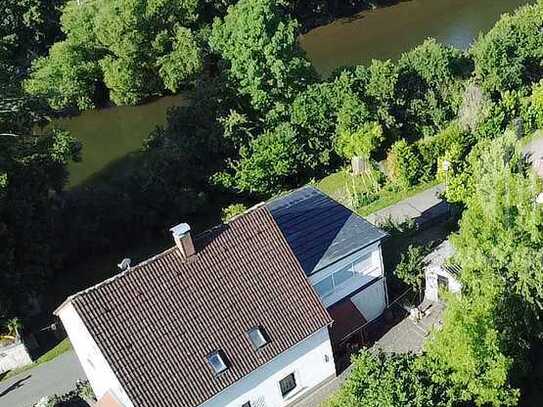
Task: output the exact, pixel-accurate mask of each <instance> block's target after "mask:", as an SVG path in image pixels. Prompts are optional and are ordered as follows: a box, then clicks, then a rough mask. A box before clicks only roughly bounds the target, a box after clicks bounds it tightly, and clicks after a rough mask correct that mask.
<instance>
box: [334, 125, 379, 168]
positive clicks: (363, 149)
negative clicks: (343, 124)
mask: <svg viewBox="0 0 543 407" xmlns="http://www.w3.org/2000/svg"><path fill="white" fill-rule="evenodd" d="M383 140H384V136H383V129H382V127H381V125H380V124H379V123H375V122H370V123H365V124H364V125H362V126H361V127H359V128H358V129H357V130H355V131H352V132H351V131H348V130H344V131H341V132H340V133H339V136H338V138H337V140H336V151H337V152H338V154H339V155H341V156H342V157H344V158H347V159H351V158H353V157H363V158H369V157H370V155H371V153H372V152H373V151H374V150H375V149H376V148H377V147H379V145H380V143H381V142H382V141H383Z"/></svg>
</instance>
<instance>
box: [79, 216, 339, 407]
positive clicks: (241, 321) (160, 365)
mask: <svg viewBox="0 0 543 407" xmlns="http://www.w3.org/2000/svg"><path fill="white" fill-rule="evenodd" d="M195 243H196V248H197V254H196V255H195V256H193V257H191V258H190V259H189V260H184V259H183V258H182V256H181V255H180V252H179V251H178V249H177V248H175V247H174V248H172V249H169V250H167V251H166V252H164V253H162V254H160V255H159V256H156V257H155V258H153V259H150V260H149V261H147V262H145V263H142V264H140V265H138V266H136V267H134V268H132V269H130V270H129V271H127V272H125V273H123V274H122V275H120V276H119V277H117V278H114V279H111V280H110V281H108V282H105V283H102V284H99V285H98V286H96V288H93V289H89V290H86V291H84V292H83V293H81V294H79V295H76V296H75V297H74V298H72V302H73V304H74V307H75V308H76V310H77V311H78V313H79V314H80V316H81V318H82V319H83V321H84V322H85V325H86V326H87V328H88V329H89V331H90V333H91V335H92V336H93V337H94V339H95V341H96V342H97V344H98V346H99V347H100V349H101V350H102V352H103V354H104V356H105V357H106V359H107V360H108V362H109V363H110V365H111V367H112V368H113V370H114V372H115V373H116V375H117V376H118V378H119V380H120V382H121V384H122V385H123V387H124V388H125V390H126V391H127V393H128V394H129V397H130V398H131V400H132V401H133V403H134V405H135V406H157V407H158V406H168V407H171V406H174V405H175V406H180V405H182V406H196V405H199V404H201V403H202V402H204V401H206V400H207V399H209V398H211V397H213V396H214V395H215V394H217V393H218V392H220V391H221V390H223V389H225V388H226V387H228V386H229V385H231V384H233V383H234V382H236V381H237V380H239V379H240V378H242V377H243V376H245V375H247V374H248V373H249V372H251V371H252V370H254V369H256V368H258V367H259V366H261V365H263V364H265V363H266V362H269V361H270V360H271V359H272V358H274V357H275V356H277V355H279V354H280V353H282V352H284V351H285V350H287V349H289V348H290V347H292V346H293V345H295V344H296V343H298V342H300V341H302V340H303V339H305V338H307V337H308V336H310V335H311V334H313V333H315V332H316V331H317V330H319V329H320V328H322V327H324V326H326V325H328V324H329V323H330V322H331V319H330V316H329V315H328V313H327V312H326V310H325V309H324V307H323V306H322V305H321V303H320V301H319V299H318V297H317V295H316V293H315V292H314V291H313V289H312V288H311V286H310V284H309V282H308V281H307V280H306V278H305V275H304V272H303V270H302V268H301V266H300V263H299V262H298V260H297V259H296V258H295V256H294V254H293V253H292V250H291V249H290V247H289V246H288V243H287V242H286V240H285V238H284V237H283V235H282V233H281V231H280V230H279V228H278V226H277V225H276V223H275V222H274V220H273V218H272V216H271V214H270V212H269V210H268V209H267V208H266V207H261V208H258V209H256V210H254V211H251V212H249V213H247V214H246V215H243V216H241V217H239V218H237V219H235V220H233V221H232V222H231V223H229V224H227V225H223V226H221V227H218V228H215V229H213V230H212V231H210V232H207V233H206V234H204V235H203V236H201V237H199V238H198V239H196V242H195ZM256 325H261V326H263V327H264V329H265V331H266V333H267V334H268V335H269V337H270V338H271V342H270V343H269V344H268V345H266V346H265V347H264V348H262V349H260V350H258V351H255V350H254V349H253V348H252V346H251V343H250V341H249V340H248V338H247V336H246V332H247V331H248V330H249V329H250V328H252V327H254V326H256ZM219 349H220V350H222V351H224V352H225V354H226V356H227V358H228V360H229V362H230V363H231V367H230V368H229V369H228V370H227V371H226V372H225V373H223V374H221V375H219V376H218V377H215V376H214V373H213V371H212V370H211V368H210V367H209V366H208V364H207V360H206V356H207V355H208V354H209V353H211V352H213V351H216V350H219Z"/></svg>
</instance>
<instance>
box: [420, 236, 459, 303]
mask: <svg viewBox="0 0 543 407" xmlns="http://www.w3.org/2000/svg"><path fill="white" fill-rule="evenodd" d="M453 254H454V249H453V247H452V245H451V244H450V242H449V241H448V240H445V241H444V242H443V243H441V244H440V245H439V246H438V247H437V248H436V250H434V251H433V252H432V253H430V254H429V255H428V256H426V258H425V262H426V264H427V266H426V267H425V269H424V274H425V279H426V288H425V290H424V298H425V299H426V300H429V301H434V302H437V301H440V298H439V291H440V289H441V290H448V291H450V292H452V293H455V294H458V293H460V291H461V290H462V285H461V284H460V281H458V277H457V275H456V274H455V273H452V272H451V271H449V270H448V269H447V268H446V267H444V264H445V261H446V260H447V259H448V258H450V257H451V256H452V255H453Z"/></svg>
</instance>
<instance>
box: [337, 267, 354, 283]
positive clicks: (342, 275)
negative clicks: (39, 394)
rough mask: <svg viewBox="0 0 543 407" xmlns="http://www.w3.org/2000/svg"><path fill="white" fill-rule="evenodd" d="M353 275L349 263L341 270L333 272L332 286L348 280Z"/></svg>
mask: <svg viewBox="0 0 543 407" xmlns="http://www.w3.org/2000/svg"><path fill="white" fill-rule="evenodd" d="M353 276H354V274H353V268H352V267H351V266H350V265H349V266H348V267H345V268H344V269H343V270H339V271H336V272H335V273H334V287H337V286H338V285H340V284H343V283H344V282H345V281H347V280H349V279H350V278H352V277H353Z"/></svg>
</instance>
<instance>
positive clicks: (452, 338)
mask: <svg viewBox="0 0 543 407" xmlns="http://www.w3.org/2000/svg"><path fill="white" fill-rule="evenodd" d="M480 277H481V278H480V280H479V281H478V282H477V286H473V287H470V290H469V291H467V292H465V295H463V296H462V297H454V296H452V297H451V298H450V299H449V300H448V302H447V308H446V310H445V314H444V316H443V327H442V329H441V330H439V331H436V332H435V333H434V337H433V338H432V339H431V340H430V341H429V342H428V343H427V345H426V348H425V349H426V352H427V353H426V355H425V358H424V362H425V364H426V369H427V371H428V372H429V373H430V374H431V378H432V381H433V382H435V383H437V384H439V385H441V386H443V387H444V388H446V389H447V393H446V395H447V398H449V399H451V400H454V401H455V403H456V404H459V403H461V402H474V403H475V405H477V406H495V407H498V406H515V405H517V402H518V395H519V394H518V391H517V390H515V389H512V388H511V385H510V384H509V383H510V382H509V380H510V368H511V365H512V359H511V357H509V356H507V355H506V353H505V348H506V346H505V344H504V337H503V334H502V332H501V327H500V324H499V322H498V321H497V318H496V316H497V309H498V304H497V303H498V302H499V301H500V297H501V296H502V295H504V291H505V286H504V284H503V283H502V282H500V281H495V279H494V278H493V276H492V275H484V276H483V275H480Z"/></svg>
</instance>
